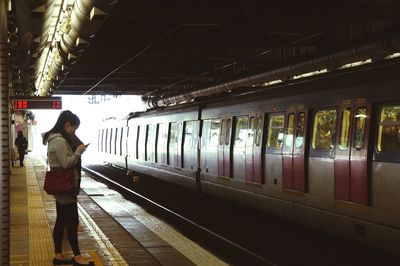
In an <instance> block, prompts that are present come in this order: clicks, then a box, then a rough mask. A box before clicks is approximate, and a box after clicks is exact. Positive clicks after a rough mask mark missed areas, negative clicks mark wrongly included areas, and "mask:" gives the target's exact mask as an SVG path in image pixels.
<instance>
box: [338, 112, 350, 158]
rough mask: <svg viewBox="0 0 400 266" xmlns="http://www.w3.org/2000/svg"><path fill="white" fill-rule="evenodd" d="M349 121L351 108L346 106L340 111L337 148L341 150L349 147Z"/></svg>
mask: <svg viewBox="0 0 400 266" xmlns="http://www.w3.org/2000/svg"><path fill="white" fill-rule="evenodd" d="M350 121H351V109H350V108H346V109H345V110H343V112H342V122H341V126H340V137H339V150H341V151H345V150H347V149H348V148H349V141H350V138H349V134H350Z"/></svg>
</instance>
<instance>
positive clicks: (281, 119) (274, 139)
mask: <svg viewBox="0 0 400 266" xmlns="http://www.w3.org/2000/svg"><path fill="white" fill-rule="evenodd" d="M284 127H285V115H283V114H275V115H270V116H269V119H268V141H267V147H268V148H277V149H280V148H282V143H283V132H284Z"/></svg>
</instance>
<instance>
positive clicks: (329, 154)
mask: <svg viewBox="0 0 400 266" xmlns="http://www.w3.org/2000/svg"><path fill="white" fill-rule="evenodd" d="M339 109H340V108H339V107H338V106H325V107H321V108H316V109H313V110H311V117H310V118H309V121H310V122H311V123H307V125H308V128H309V129H310V133H309V138H308V141H307V144H306V145H307V149H308V151H309V156H310V157H321V158H332V159H334V158H335V151H336V147H337V145H338V144H337V143H336V137H337V134H338V117H339V116H338V114H339ZM323 110H335V111H336V128H335V137H334V140H335V145H334V147H333V148H332V150H319V149H313V148H312V141H313V133H314V121H315V115H316V114H317V113H318V112H319V111H323ZM303 145H304V144H303Z"/></svg>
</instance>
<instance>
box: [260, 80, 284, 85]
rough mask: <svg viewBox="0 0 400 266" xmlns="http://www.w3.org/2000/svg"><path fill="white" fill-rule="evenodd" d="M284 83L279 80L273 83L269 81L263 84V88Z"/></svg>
mask: <svg viewBox="0 0 400 266" xmlns="http://www.w3.org/2000/svg"><path fill="white" fill-rule="evenodd" d="M281 82H283V80H281V79H277V80H272V81H267V82H265V83H264V84H263V86H270V85H274V84H278V83H281Z"/></svg>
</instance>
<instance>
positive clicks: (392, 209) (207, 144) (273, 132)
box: [97, 66, 400, 253]
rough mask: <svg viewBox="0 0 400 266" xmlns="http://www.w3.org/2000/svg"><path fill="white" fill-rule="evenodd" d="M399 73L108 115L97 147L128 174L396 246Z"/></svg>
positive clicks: (362, 73)
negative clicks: (114, 116)
mask: <svg viewBox="0 0 400 266" xmlns="http://www.w3.org/2000/svg"><path fill="white" fill-rule="evenodd" d="M398 68H399V67H397V66H396V67H393V66H383V67H379V68H373V69H368V68H365V69H362V70H359V71H355V72H353V73H348V74H345V73H339V74H337V75H332V76H326V77H322V78H318V79H310V80H308V81H305V82H301V83H291V84H286V85H281V86H280V87H276V88H275V89H273V90H270V91H261V92H257V93H249V94H242V95H239V96H233V97H225V98H224V99H223V100H214V101H207V102H204V103H201V104H194V105H190V106H189V105H188V106H183V107H170V108H166V109H163V110H155V111H148V112H145V113H141V114H136V115H133V116H130V117H128V118H126V119H121V120H109V121H108V122H105V123H104V124H103V125H101V126H102V127H101V128H100V129H99V130H98V143H97V151H98V154H99V155H100V156H101V158H102V161H104V162H106V163H109V164H112V165H115V166H118V167H121V168H124V169H126V170H133V171H137V172H141V173H144V174H148V175H151V176H154V177H156V178H160V179H163V180H166V181H169V182H173V183H176V184H178V185H181V186H185V187H188V188H191V189H194V190H201V191H202V192H204V193H207V194H211V195H214V196H216V197H219V198H223V199H225V200H229V201H232V202H236V203H239V204H242V205H246V206H249V207H252V208H256V209H260V210H263V211H266V212H269V213H272V214H275V215H278V216H281V217H284V218H287V219H291V220H294V221H297V222H300V223H303V224H306V225H310V226H313V227H315V228H318V229H320V230H323V231H327V232H331V233H334V234H336V235H339V236H342V237H345V238H348V239H353V240H356V241H360V242H363V243H367V244H369V245H373V246H376V247H378V248H381V249H385V250H390V251H392V252H396V253H400V248H399V247H398V243H400V78H399V77H397V76H398V74H396V72H397V73H398ZM238 215H240V214H238Z"/></svg>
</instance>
